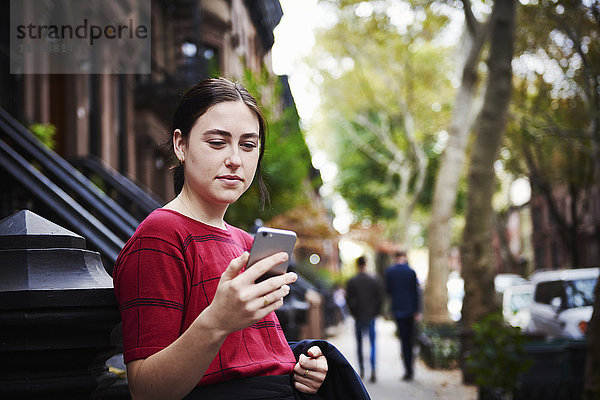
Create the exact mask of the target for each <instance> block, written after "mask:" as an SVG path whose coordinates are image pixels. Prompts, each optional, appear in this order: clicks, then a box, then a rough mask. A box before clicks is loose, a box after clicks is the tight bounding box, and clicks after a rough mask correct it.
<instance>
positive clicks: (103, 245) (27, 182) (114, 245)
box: [0, 139, 124, 263]
mask: <svg viewBox="0 0 600 400" xmlns="http://www.w3.org/2000/svg"><path fill="white" fill-rule="evenodd" d="M0 167H1V168H2V169H3V170H4V173H7V174H9V175H11V177H12V178H13V179H14V180H15V181H17V182H19V183H20V184H21V185H22V186H24V187H26V188H27V190H28V191H29V192H30V193H31V194H32V195H33V196H35V197H37V198H38V199H39V200H40V201H41V202H43V203H44V204H46V205H47V206H48V208H50V209H52V210H53V212H54V213H56V214H57V216H58V217H60V219H61V220H63V221H68V222H69V228H70V229H73V230H74V231H76V233H78V234H80V235H81V236H83V237H85V238H86V239H87V240H88V241H89V242H90V243H91V244H92V246H93V247H95V248H96V249H97V250H98V251H100V252H101V253H102V255H103V256H104V257H106V258H107V259H108V260H110V261H111V262H112V263H114V262H115V261H116V259H117V256H118V254H119V251H120V250H121V248H122V247H123V245H124V241H123V240H122V239H120V238H119V237H118V236H116V235H115V234H114V233H113V232H112V231H111V230H110V229H109V228H107V227H106V226H105V225H104V224H103V223H102V222H101V221H99V220H98V219H97V218H96V217H94V216H93V215H92V214H91V213H90V212H89V211H87V210H86V209H85V208H84V207H82V206H81V205H79V203H77V202H76V201H75V200H74V199H73V198H72V197H71V196H69V195H68V194H67V193H65V191H64V190H62V189H61V188H60V187H59V186H58V185H57V184H56V183H54V182H53V181H52V180H50V179H49V178H48V177H47V176H45V175H44V174H42V173H41V172H40V171H38V170H37V169H36V168H35V167H34V166H33V165H32V164H31V163H30V162H29V161H28V160H26V159H25V158H24V157H23V156H21V155H20V154H19V153H18V152H17V151H16V150H15V149H14V148H12V147H10V146H9V145H8V144H7V143H6V142H4V141H3V140H1V139H0ZM3 190H5V191H6V190H9V188H3Z"/></svg>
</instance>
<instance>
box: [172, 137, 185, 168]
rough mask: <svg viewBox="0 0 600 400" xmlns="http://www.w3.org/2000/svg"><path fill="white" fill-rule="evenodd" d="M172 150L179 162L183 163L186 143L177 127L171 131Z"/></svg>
mask: <svg viewBox="0 0 600 400" xmlns="http://www.w3.org/2000/svg"><path fill="white" fill-rule="evenodd" d="M173 150H174V151H175V156H176V157H177V158H178V159H179V161H180V162H182V163H183V162H184V161H185V151H186V150H187V143H186V141H185V139H184V137H183V134H182V133H181V131H180V130H179V129H175V131H174V132H173Z"/></svg>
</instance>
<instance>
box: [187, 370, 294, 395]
mask: <svg viewBox="0 0 600 400" xmlns="http://www.w3.org/2000/svg"><path fill="white" fill-rule="evenodd" d="M184 399H185V400H263V399H264V400H267V399H268V400H294V389H293V388H292V384H291V380H290V376H289V375H267V376H254V377H251V378H242V379H232V380H230V381H227V382H222V383H217V384H215V385H207V386H197V387H196V388H194V390H192V391H191V392H190V394H188V395H187V396H186V397H184Z"/></svg>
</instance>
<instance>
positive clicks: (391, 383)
mask: <svg viewBox="0 0 600 400" xmlns="http://www.w3.org/2000/svg"><path fill="white" fill-rule="evenodd" d="M375 330H376V332H377V339H376V340H377V342H376V346H377V355H376V356H377V382H375V383H370V382H369V379H368V378H369V377H370V376H371V371H370V370H369V365H368V360H369V354H368V351H369V344H368V335H364V336H365V337H364V338H363V340H364V343H363V350H364V351H365V354H364V358H365V361H366V365H365V380H364V384H365V387H366V388H367V391H368V392H369V395H370V396H371V399H372V400H397V399H400V398H402V399H411V400H433V399H439V400H477V388H476V387H475V386H467V385H464V384H463V383H462V373H461V371H460V370H459V369H455V370H433V369H430V368H428V367H427V366H426V365H425V364H424V363H423V362H422V361H421V360H420V359H418V357H417V359H416V360H415V368H414V369H415V371H414V379H413V380H412V381H410V382H405V381H403V380H402V379H401V378H402V375H404V367H403V366H402V361H401V359H400V342H399V340H398V338H397V337H396V336H395V331H396V326H395V324H394V323H393V322H392V321H389V320H385V319H383V318H378V319H377V321H376V323H375ZM328 334H329V335H330V336H329V337H328V339H327V340H328V341H329V342H331V343H332V344H333V345H335V346H336V347H337V348H338V349H339V350H340V351H341V352H342V354H344V356H345V357H346V358H347V359H348V361H350V364H352V366H353V367H354V369H355V370H356V371H358V370H359V368H358V358H357V355H356V341H355V339H354V321H353V320H352V318H347V319H346V320H345V321H344V322H342V323H340V324H339V325H337V326H336V327H334V328H331V330H330V331H328Z"/></svg>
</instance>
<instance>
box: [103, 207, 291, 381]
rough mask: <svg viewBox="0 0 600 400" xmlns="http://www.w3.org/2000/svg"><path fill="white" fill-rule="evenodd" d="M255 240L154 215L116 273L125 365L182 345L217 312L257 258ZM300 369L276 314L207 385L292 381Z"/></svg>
mask: <svg viewBox="0 0 600 400" xmlns="http://www.w3.org/2000/svg"><path fill="white" fill-rule="evenodd" d="M252 240H253V239H252V236H251V235H249V234H248V233H246V232H244V231H242V230H241V229H238V228H235V227H233V226H231V225H227V229H226V230H223V229H219V228H215V227H212V226H209V225H206V224H203V223H201V222H198V221H196V220H194V219H191V218H188V217H186V216H184V215H182V214H180V213H178V212H175V211H172V210H167V209H158V210H155V211H154V212H152V213H151V214H150V215H149V216H148V217H147V218H146V219H145V220H144V221H143V222H142V223H141V224H140V226H139V227H138V228H137V230H136V231H135V233H134V235H133V236H132V237H131V239H129V241H128V242H127V243H126V244H125V246H124V247H123V249H122V250H121V253H120V255H119V258H118V259H117V262H116V264H115V269H114V272H113V277H114V286H115V292H116V296H117V300H118V302H119V305H120V310H121V319H122V322H123V346H124V352H123V354H124V359H125V362H126V363H128V362H129V361H132V360H136V359H142V358H147V357H149V356H151V355H152V354H154V353H156V352H158V351H160V350H162V349H163V348H165V347H167V346H168V345H169V344H171V343H172V342H173V341H175V339H177V338H178V337H179V336H180V335H181V334H182V333H183V332H184V331H185V330H186V329H187V328H188V327H189V326H190V325H191V323H192V322H193V321H194V320H195V319H196V317H197V316H198V315H199V314H200V313H201V312H202V311H203V310H204V309H205V308H206V307H207V306H208V305H209V304H210V302H211V301H212V299H213V297H214V295H215V291H216V289H217V285H218V283H219V279H220V277H221V274H222V273H223V272H224V271H225V269H226V268H227V266H228V265H229V262H230V261H231V260H232V259H234V258H236V257H238V256H240V255H241V254H242V253H243V252H244V251H249V249H250V247H251V246H252ZM295 363H296V361H295V358H294V355H293V353H292V350H291V349H290V347H289V346H288V344H287V341H286V339H285V336H284V334H283V331H282V329H281V325H280V324H279V320H278V319H277V316H276V315H275V313H271V314H269V315H267V316H266V317H265V318H263V319H262V320H260V321H259V322H257V323H255V324H254V325H251V326H249V327H248V328H245V329H242V330H240V331H236V332H233V333H232V334H230V335H229V336H228V337H227V339H225V342H224V343H223V345H222V346H221V349H220V350H219V353H218V354H217V356H216V357H215V359H214V360H213V361H212V363H211V364H210V366H209V367H208V370H207V371H206V373H205V374H204V376H203V378H202V379H201V380H200V382H199V385H208V384H214V383H218V382H223V381H226V380H229V379H232V378H236V377H250V376H259V375H285V374H290V373H292V370H293V367H294V364H295ZM165 368H168V366H165Z"/></svg>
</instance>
